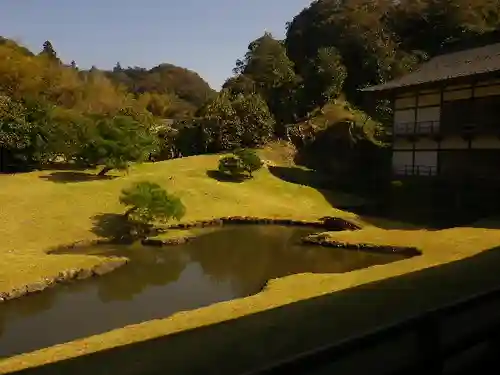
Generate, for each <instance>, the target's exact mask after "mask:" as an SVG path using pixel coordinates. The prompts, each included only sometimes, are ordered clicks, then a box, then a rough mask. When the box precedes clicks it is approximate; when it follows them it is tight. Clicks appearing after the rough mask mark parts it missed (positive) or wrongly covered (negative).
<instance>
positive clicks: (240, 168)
mask: <svg viewBox="0 0 500 375" xmlns="http://www.w3.org/2000/svg"><path fill="white" fill-rule="evenodd" d="M219 172H221V173H224V174H228V175H230V176H231V177H232V178H235V179H236V178H241V177H243V173H244V172H245V168H244V165H243V163H242V161H241V159H240V158H239V157H237V156H234V155H229V156H224V157H222V158H221V159H220V160H219Z"/></svg>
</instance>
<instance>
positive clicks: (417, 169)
mask: <svg viewBox="0 0 500 375" xmlns="http://www.w3.org/2000/svg"><path fill="white" fill-rule="evenodd" d="M394 174H395V175H398V176H436V175H437V167H436V166H431V165H404V166H402V167H398V168H394Z"/></svg>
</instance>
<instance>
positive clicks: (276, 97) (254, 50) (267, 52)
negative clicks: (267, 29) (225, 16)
mask: <svg viewBox="0 0 500 375" xmlns="http://www.w3.org/2000/svg"><path fill="white" fill-rule="evenodd" d="M234 73H235V74H237V76H236V77H235V78H234V79H233V82H230V83H231V86H232V87H238V86H239V88H240V92H241V91H243V90H241V88H244V90H245V91H247V92H248V91H249V88H250V87H252V86H253V87H254V89H255V92H257V93H258V94H260V95H261V96H262V97H263V98H264V100H265V101H266V102H267V104H268V106H269V109H270V110H271V112H272V113H273V115H274V117H275V119H276V122H277V123H276V129H275V132H276V134H277V135H278V136H284V124H286V123H288V122H291V121H293V113H294V108H293V106H292V105H290V104H291V102H290V98H293V97H294V95H295V89H296V88H297V83H298V81H299V77H297V76H296V74H295V71H294V65H293V63H292V62H291V61H290V59H289V58H288V56H287V53H286V49H285V47H284V45H283V43H282V42H280V41H279V40H276V39H274V38H273V36H272V35H271V34H270V33H265V34H264V35H263V36H261V37H260V38H258V39H256V40H254V41H253V42H251V43H250V44H249V46H248V51H247V52H246V54H245V56H244V58H243V59H242V60H237V62H236V67H235V69H234ZM243 77H245V78H243ZM237 84H238V85H237ZM228 85H229V83H228ZM233 91H234V88H233Z"/></svg>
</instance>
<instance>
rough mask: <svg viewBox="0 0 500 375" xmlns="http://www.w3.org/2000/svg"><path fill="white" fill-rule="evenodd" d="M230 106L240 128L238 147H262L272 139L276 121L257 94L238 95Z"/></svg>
mask: <svg viewBox="0 0 500 375" xmlns="http://www.w3.org/2000/svg"><path fill="white" fill-rule="evenodd" d="M232 106H233V109H234V111H235V112H236V117H237V118H238V119H239V123H240V124H241V127H242V129H241V138H240V140H239V142H238V146H241V147H257V146H262V145H264V144H266V143H267V142H269V141H270V140H271V139H272V137H273V132H274V126H275V123H276V121H275V120H274V118H273V116H272V114H271V113H270V111H269V108H268V106H267V103H266V102H265V100H264V99H263V98H262V97H261V96H260V95H259V94H254V93H252V94H247V95H243V94H239V95H237V96H236V98H235V99H234V100H233V102H232Z"/></svg>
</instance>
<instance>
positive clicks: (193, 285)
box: [0, 225, 405, 357]
mask: <svg viewBox="0 0 500 375" xmlns="http://www.w3.org/2000/svg"><path fill="white" fill-rule="evenodd" d="M319 231H321V230H320V229H318V228H308V227H292V226H288V227H287V226H280V225H232V226H224V227H221V228H218V229H214V228H210V229H207V230H206V233H203V232H202V234H201V235H199V236H198V237H196V238H194V239H192V240H191V241H189V242H187V243H185V244H181V245H176V246H167V247H162V248H157V247H145V246H141V245H129V246H126V245H99V246H93V247H90V248H88V249H80V250H73V252H75V251H77V252H84V253H89V254H102V255H105V256H126V257H128V258H129V259H130V262H129V263H128V264H127V265H125V266H123V267H121V268H119V269H117V270H115V271H113V272H111V273H110V274H107V275H104V276H101V277H94V278H91V279H87V280H83V281H75V282H73V283H70V284H62V285H57V286H55V287H53V288H51V289H48V290H45V291H43V292H41V293H38V294H33V295H29V296H26V297H22V298H19V299H16V300H11V301H7V302H4V303H1V304H0V357H8V356H12V355H15V354H20V353H24V352H29V351H33V350H36V349H40V348H44V347H48V346H52V345H55V344H59V343H64V342H68V341H72V340H75V339H78V338H82V337H87V336H91V335H94V334H99V333H103V332H106V331H109V330H112V329H115V328H119V327H123V326H126V325H129V324H134V323H140V322H143V321H147V320H151V319H157V318H164V317H167V316H169V315H171V314H173V313H175V312H178V311H184V310H192V309H196V308H200V307H203V306H207V305H211V304H213V303H217V302H221V301H227V300H231V299H235V298H240V297H246V296H249V295H252V294H255V293H258V292H259V291H261V290H262V289H263V287H264V286H265V285H266V283H267V281H268V280H270V279H275V278H279V277H284V276H288V275H292V274H297V273H306V272H311V273H343V272H349V271H353V270H356V269H361V268H365V267H370V266H373V265H377V264H386V263H390V262H393V261H398V260H401V259H404V258H405V256H403V255H397V254H376V253H369V252H363V251H352V250H342V249H332V248H325V247H321V246H315V245H303V244H301V241H300V239H301V238H302V237H304V236H306V235H308V234H312V233H316V232H319ZM69 251H70V250H67V251H66V252H69Z"/></svg>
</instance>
